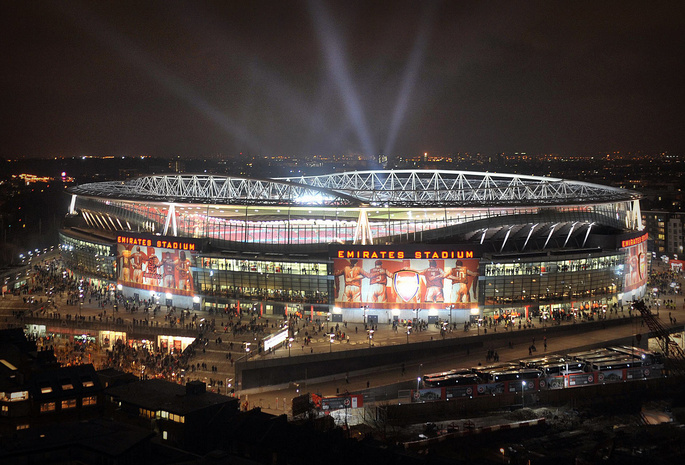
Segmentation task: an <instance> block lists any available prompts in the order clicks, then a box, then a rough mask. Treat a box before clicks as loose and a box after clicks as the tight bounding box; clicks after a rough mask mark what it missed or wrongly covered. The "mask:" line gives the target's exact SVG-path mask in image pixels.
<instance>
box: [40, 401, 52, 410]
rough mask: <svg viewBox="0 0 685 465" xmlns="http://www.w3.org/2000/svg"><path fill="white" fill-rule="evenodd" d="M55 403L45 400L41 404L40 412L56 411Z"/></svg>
mask: <svg viewBox="0 0 685 465" xmlns="http://www.w3.org/2000/svg"><path fill="white" fill-rule="evenodd" d="M54 411H55V403H54V402H43V403H42V404H40V413H47V412H54Z"/></svg>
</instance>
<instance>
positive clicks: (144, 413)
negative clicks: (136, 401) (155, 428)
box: [138, 408, 155, 418]
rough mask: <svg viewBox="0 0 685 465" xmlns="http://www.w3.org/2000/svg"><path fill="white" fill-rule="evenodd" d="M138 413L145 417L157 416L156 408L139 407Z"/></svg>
mask: <svg viewBox="0 0 685 465" xmlns="http://www.w3.org/2000/svg"><path fill="white" fill-rule="evenodd" d="M138 414H139V415H140V416H141V417H143V418H154V417H155V412H154V410H148V409H146V408H140V409H138Z"/></svg>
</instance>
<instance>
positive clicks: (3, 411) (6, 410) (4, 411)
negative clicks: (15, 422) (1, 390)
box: [2, 405, 10, 413]
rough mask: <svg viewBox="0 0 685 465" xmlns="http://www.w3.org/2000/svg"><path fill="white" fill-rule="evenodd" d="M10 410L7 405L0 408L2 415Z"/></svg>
mask: <svg viewBox="0 0 685 465" xmlns="http://www.w3.org/2000/svg"><path fill="white" fill-rule="evenodd" d="M9 410H10V408H9V407H8V406H7V405H3V406H2V413H7V412H9Z"/></svg>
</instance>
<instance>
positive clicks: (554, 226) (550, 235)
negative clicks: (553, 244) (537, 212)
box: [542, 223, 559, 250]
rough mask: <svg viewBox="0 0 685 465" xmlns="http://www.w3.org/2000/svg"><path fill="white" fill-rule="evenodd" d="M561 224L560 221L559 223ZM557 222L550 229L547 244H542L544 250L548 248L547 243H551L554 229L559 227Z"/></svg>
mask: <svg viewBox="0 0 685 465" xmlns="http://www.w3.org/2000/svg"><path fill="white" fill-rule="evenodd" d="M557 224H559V223H557ZM557 224H555V225H553V226H552V229H550V230H549V235H548V236H547V240H546V241H545V245H544V246H542V248H543V250H544V249H545V248H547V244H548V243H549V240H550V239H551V238H552V234H554V229H555V228H556V227H557Z"/></svg>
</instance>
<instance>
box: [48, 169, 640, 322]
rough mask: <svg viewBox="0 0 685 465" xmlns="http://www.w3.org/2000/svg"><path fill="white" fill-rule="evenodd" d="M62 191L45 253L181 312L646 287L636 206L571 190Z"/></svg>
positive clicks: (356, 177)
mask: <svg viewBox="0 0 685 465" xmlns="http://www.w3.org/2000/svg"><path fill="white" fill-rule="evenodd" d="M69 193H70V194H71V195H72V202H71V207H70V217H69V219H68V221H67V224H66V227H65V229H64V230H63V231H62V233H61V242H62V250H63V254H64V256H65V258H66V259H67V261H68V263H69V264H70V265H71V267H72V268H73V269H74V271H76V272H78V273H80V274H82V275H84V276H89V277H94V278H100V279H105V280H108V281H110V282H111V283H116V284H117V285H118V286H119V288H120V289H121V290H122V292H123V293H124V294H125V295H126V296H128V297H131V298H138V299H141V300H142V299H150V298H153V299H155V300H156V301H158V302H160V303H162V304H168V305H174V306H177V307H181V308H191V307H192V308H194V309H196V310H198V309H217V310H225V309H228V308H232V307H233V308H239V307H242V308H245V306H249V308H251V309H259V311H260V312H263V313H266V314H278V315H282V314H284V312H294V311H297V312H300V313H302V314H304V315H305V316H310V315H312V316H314V317H315V318H316V317H319V318H322V319H325V318H326V317H330V319H331V320H333V321H350V322H361V321H365V322H369V323H374V322H387V321H386V320H393V319H394V320H410V319H413V318H416V317H418V318H420V319H422V320H427V321H429V322H432V321H438V320H442V321H451V322H454V323H462V322H464V321H468V320H470V321H473V320H474V319H477V318H481V317H499V316H504V315H512V314H513V315H526V316H538V315H547V314H549V313H551V314H553V315H556V314H558V313H559V312H565V313H566V314H568V313H569V312H577V311H579V310H588V309H590V310H598V309H599V310H600V311H601V309H602V308H603V307H604V306H612V305H614V304H621V303H623V302H627V301H629V300H632V299H634V298H638V297H641V296H642V295H643V294H644V291H645V285H646V278H647V260H648V256H647V253H646V250H647V248H646V234H645V233H644V232H643V230H642V229H643V228H642V225H641V215H640V204H639V200H640V195H639V194H638V193H636V192H633V191H628V190H624V189H618V188H612V187H606V186H601V185H596V184H589V183H584V182H576V181H569V180H564V179H556V178H546V177H536V176H519V175H508V174H493V173H482V172H466V171H434V170H430V171H428V170H425V171H424V170H398V171H363V172H346V173H336V174H329V175H322V176H303V177H296V178H279V179H254V178H242V177H224V176H212V175H154V176H144V177H141V178H137V179H133V180H129V181H125V182H102V183H92V184H85V185H81V186H78V187H75V188H71V189H70V190H69Z"/></svg>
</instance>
